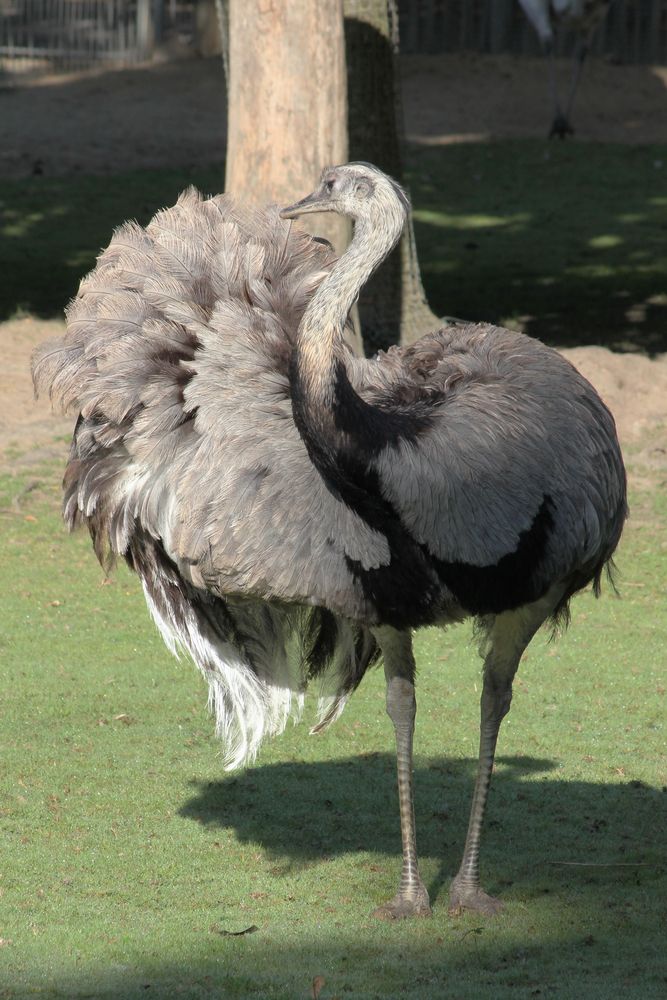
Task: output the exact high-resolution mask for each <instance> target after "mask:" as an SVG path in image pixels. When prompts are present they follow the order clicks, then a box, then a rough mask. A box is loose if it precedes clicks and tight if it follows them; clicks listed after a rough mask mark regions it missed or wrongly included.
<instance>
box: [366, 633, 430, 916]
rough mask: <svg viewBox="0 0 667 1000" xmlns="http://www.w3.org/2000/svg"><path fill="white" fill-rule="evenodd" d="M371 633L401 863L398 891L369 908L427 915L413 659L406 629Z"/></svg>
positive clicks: (386, 912)
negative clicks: (381, 674) (416, 787)
mask: <svg viewBox="0 0 667 1000" xmlns="http://www.w3.org/2000/svg"><path fill="white" fill-rule="evenodd" d="M375 636H376V639H377V641H378V643H379V644H380V647H381V649H382V653H383V656H384V670H385V677H386V680H387V714H388V715H389V718H390V719H391V721H392V722H393V724H394V733H395V736H396V763H397V771H398V800H399V808H400V815H401V838H402V842H403V863H402V868H401V881H400V883H399V887H398V892H397V893H396V895H395V896H394V898H393V899H392V900H390V901H389V902H388V903H384V904H383V905H382V906H379V907H378V908H377V909H376V910H374V911H373V916H375V917H379V918H380V919H382V920H400V919H401V918H403V917H413V916H417V917H427V916H430V914H431V907H430V905H429V898H428V892H427V890H426V886H425V885H424V883H423V882H422V880H421V878H420V875H419V867H418V864H417V842H416V835H415V812H414V800H413V785H412V738H413V733H414V727H415V714H416V710H417V703H416V700H415V687H414V676H415V661H414V656H413V653H412V639H411V636H410V633H409V632H399V631H397V630H396V629H391V628H381V629H376V630H375Z"/></svg>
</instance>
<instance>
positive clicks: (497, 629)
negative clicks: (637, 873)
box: [449, 592, 558, 916]
mask: <svg viewBox="0 0 667 1000" xmlns="http://www.w3.org/2000/svg"><path fill="white" fill-rule="evenodd" d="M557 598H558V594H557V593H555V592H550V593H549V594H547V595H546V597H544V598H542V600H540V601H537V602H536V603H534V604H529V605H526V606H525V607H523V608H519V609H517V610H516V611H507V612H504V613H503V614H500V615H498V616H497V617H496V618H495V619H493V620H492V623H491V624H490V628H489V630H488V643H489V646H488V653H487V655H486V657H485V660H484V683H483V687H482V699H481V722H480V740H479V763H478V766H477V778H476V781H475V790H474V792H473V799H472V807H471V810H470V821H469V823H468V833H467V836H466V842H465V847H464V849H463V859H462V861H461V867H460V868H459V871H458V873H457V875H456V877H455V878H454V880H453V882H452V884H451V887H450V892H449V912H450V914H451V915H452V916H458V915H459V914H460V913H461V912H462V910H476V911H477V912H479V913H482V914H485V915H487V916H492V915H493V914H495V913H498V911H499V910H500V909H502V903H501V902H500V900H498V899H494V897H493V896H489V895H488V894H487V893H486V892H484V890H483V889H482V888H481V886H480V884H479V848H480V839H481V834H482V823H483V820H484V811H485V808H486V801H487V798H488V794H489V785H490V783H491V772H492V770H493V760H494V756H495V752H496V743H497V740H498V731H499V729H500V723H501V722H502V720H503V718H504V717H505V716H506V715H507V713H508V712H509V709H510V703H511V701H512V681H513V679H514V675H515V674H516V671H517V668H518V666H519V660H520V659H521V655H522V653H523V651H524V649H525V648H526V646H527V645H528V643H529V642H530V640H531V639H532V637H533V635H534V634H535V632H536V631H537V629H538V628H539V627H540V625H541V624H542V622H543V621H544V620H545V619H546V618H547V616H548V615H549V614H550V613H551V611H552V610H553V608H554V606H555V604H556V602H557Z"/></svg>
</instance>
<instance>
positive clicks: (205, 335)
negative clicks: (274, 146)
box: [34, 163, 626, 919]
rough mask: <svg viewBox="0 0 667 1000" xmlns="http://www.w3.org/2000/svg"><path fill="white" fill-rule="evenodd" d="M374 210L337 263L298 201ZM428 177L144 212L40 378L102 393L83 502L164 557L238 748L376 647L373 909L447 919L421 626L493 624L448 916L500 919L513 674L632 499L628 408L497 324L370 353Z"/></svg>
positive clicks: (93, 520)
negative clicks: (378, 275)
mask: <svg viewBox="0 0 667 1000" xmlns="http://www.w3.org/2000/svg"><path fill="white" fill-rule="evenodd" d="M323 211H333V212H339V213H343V214H345V215H348V216H351V217H352V219H353V220H354V227H355V228H354V237H353V239H352V242H351V244H350V246H349V248H348V250H347V251H346V252H345V253H344V254H343V255H342V256H341V257H340V259H338V260H336V259H335V258H334V257H333V255H332V253H331V250H330V248H329V247H328V246H325V245H323V244H322V242H321V241H318V240H314V239H312V238H311V237H309V236H307V235H306V234H305V233H304V232H302V231H301V230H300V229H299V227H298V226H296V225H294V224H293V223H292V222H291V221H289V220H292V219H295V218H297V217H299V216H301V215H303V214H305V213H307V212H323ZM408 211H409V202H408V199H407V197H406V194H405V192H404V191H403V190H402V189H401V188H400V187H399V185H398V184H396V183H395V182H394V181H393V180H392V179H391V178H390V177H387V176H386V175H385V174H383V173H382V172H381V171H380V170H378V169H376V168H375V167H373V166H371V165H369V164H365V163H349V164H346V165H343V166H338V167H335V168H332V169H328V170H325V171H324V173H323V175H322V178H321V182H320V183H319V186H318V187H317V190H315V191H314V192H313V193H312V194H310V195H308V196H307V197H305V198H303V199H302V200H301V201H299V202H297V203H296V204H294V205H292V206H290V207H289V208H285V209H283V211H282V212H279V211H278V209H276V208H268V209H265V210H261V211H260V210H255V209H249V208H244V207H242V206H239V205H236V204H235V203H234V201H233V200H232V199H230V198H229V196H226V195H225V196H218V197H215V198H210V199H208V200H204V199H203V198H202V197H201V196H200V195H198V194H197V193H196V192H195V191H193V190H190V191H189V192H186V193H185V194H184V195H182V196H181V198H180V199H179V201H178V203H177V205H176V206H175V207H173V208H171V209H169V210H167V211H163V212H160V213H158V214H157V215H156V216H155V218H154V219H153V220H152V221H151V222H150V224H149V225H148V226H147V228H146V229H145V230H144V229H142V228H140V227H139V226H137V225H136V224H134V223H128V224H126V225H124V226H122V227H121V228H120V229H119V230H118V231H117V232H116V233H115V234H114V237H113V239H112V241H111V243H110V245H109V247H108V248H107V249H106V250H105V251H104V253H103V254H102V255H101V257H100V258H99V262H98V264H97V267H96V268H95V270H94V271H93V272H92V273H91V274H90V275H88V277H86V278H85V279H84V280H83V282H82V284H81V288H80V291H79V293H78V296H77V298H76V299H75V300H74V302H73V303H72V304H71V306H70V307H69V311H68V324H67V332H66V335H65V337H64V338H63V339H62V340H61V341H57V342H55V343H51V344H47V345H45V346H44V347H42V348H41V349H40V350H39V352H38V353H37V356H36V358H35V360H34V378H35V384H36V386H37V387H38V388H45V389H48V391H49V392H50V393H51V394H52V396H54V397H56V398H58V399H59V400H60V401H61V403H62V404H63V405H64V406H66V407H71V408H73V409H74V411H75V412H76V413H78V420H77V423H76V428H75V430H74V437H73V441H72V447H71V455H70V459H69V463H68V465H67V470H66V473H65V481H64V492H65V498H64V516H65V519H66V521H67V523H68V524H69V525H70V526H72V525H74V524H76V523H77V522H79V521H83V522H85V523H87V525H88V528H89V530H90V534H91V536H92V539H93V542H94V546H95V549H96V551H97V554H98V557H99V558H100V560H101V561H102V562H103V563H105V564H106V562H107V561H109V560H112V559H113V557H114V556H122V557H124V558H125V559H126V561H127V562H128V564H129V565H130V567H131V568H132V569H134V570H135V571H136V572H137V573H138V574H139V576H140V578H141V581H142V584H143V588H144V592H145V595H146V600H147V602H148V606H149V608H150V611H151V613H152V615H153V617H154V619H155V621H156V623H157V625H158V627H159V628H160V630H161V632H162V634H163V636H164V638H165V640H166V642H167V644H168V645H169V646H170V647H171V648H172V649H173V650H174V649H176V648H177V647H182V648H184V649H185V650H186V651H187V652H188V653H189V654H190V655H191V656H192V659H193V660H194V661H195V663H196V664H197V666H198V667H199V668H200V670H201V671H202V673H203V674H204V676H205V677H206V679H207V681H208V684H209V690H210V704H211V706H212V708H213V710H214V712H215V716H216V721H217V730H218V732H219V734H220V736H221V737H222V739H223V740H224V742H225V744H226V747H227V766H228V767H230V768H231V767H236V766H239V765H242V764H244V763H246V762H249V761H251V760H252V759H253V758H254V757H255V755H256V753H257V749H258V747H259V744H260V742H261V740H262V738H263V737H264V736H265V735H267V734H271V733H276V732H279V731H281V730H282V729H283V728H284V726H285V724H286V720H287V718H288V716H289V715H290V713H291V712H292V711H294V712H295V713H296V714H298V711H299V709H300V706H301V704H302V702H303V697H304V692H305V689H306V687H307V685H308V684H309V683H311V682H313V683H315V684H316V685H318V686H319V694H320V706H319V707H320V721H319V724H318V725H317V726H316V727H315V729H316V730H318V729H321V728H322V727H324V726H326V725H328V724H329V723H331V722H332V721H333V720H334V719H335V718H336V717H337V716H338V715H339V714H340V712H341V711H342V709H343V707H344V704H345V702H346V699H347V698H348V695H349V694H350V693H351V692H352V691H353V690H354V689H355V688H356V687H357V685H358V684H359V682H360V681H361V679H362V677H363V675H364V673H365V672H366V670H367V669H368V668H369V667H370V666H371V665H372V664H374V663H375V662H376V661H377V660H378V658H379V657H381V658H382V660H383V662H384V672H385V676H386V692H387V712H388V714H389V716H390V718H391V721H392V723H393V726H394V730H395V738H396V750H397V762H398V788H399V804H400V819H401V832H402V870H401V876H400V883H399V886H398V891H397V893H396V896H395V897H394V898H393V899H391V900H390V901H389V902H387V903H385V904H384V905H382V906H380V907H379V908H378V909H377V910H376V911H375V912H376V914H377V915H378V916H379V917H383V918H386V919H393V918H399V917H407V916H413V915H424V914H428V913H430V903H429V897H428V893H427V889H426V887H425V885H424V883H423V881H422V879H421V877H420V874H419V868H418V862H417V847H416V839H415V821H414V808H413V778H412V746H413V730H414V724H415V713H416V702H415V660H414V656H413V649H412V633H413V630H414V629H417V628H420V627H421V626H425V625H440V626H445V625H448V624H450V623H452V622H458V621H460V620H462V619H464V618H467V617H471V618H474V619H476V622H477V627H478V631H479V632H480V633H481V634H482V635H483V637H484V674H483V690H482V696H481V735H480V749H479V767H478V773H477V778H476V784H475V790H474V796H473V803H472V810H471V815H470V823H469V829H468V834H467V838H466V842H465V847H464V851H463V859H462V862H461V866H460V868H459V871H458V874H457V875H456V876H455V878H454V880H453V882H452V885H451V891H450V909H451V911H452V912H454V913H456V912H459V911H460V910H462V909H472V910H479V911H482V912H484V913H493V912H495V911H496V910H497V909H498V908H499V906H500V904H499V902H498V901H497V900H495V899H493V898H492V897H491V896H489V895H488V894H486V893H485V892H484V890H483V889H482V888H481V885H480V879H479V849H480V834H481V828H482V820H483V816H484V809H485V804H486V800H487V793H488V789H489V782H490V778H491V771H492V766H493V759H494V752H495V748H496V740H497V737H498V731H499V727H500V723H501V720H502V718H503V716H504V715H505V714H506V713H507V711H508V710H509V707H510V700H511V695H512V679H513V677H514V674H515V671H516V670H517V667H518V664H519V660H520V658H521V655H522V652H523V650H524V649H525V647H526V645H527V644H528V642H529V641H530V639H531V637H532V636H533V635H534V633H535V632H536V631H537V629H538V628H539V627H540V625H541V624H542V623H543V622H545V621H547V620H551V621H552V622H556V621H558V620H563V619H564V618H566V616H567V609H568V602H569V600H570V598H571V596H572V595H573V594H574V593H575V592H576V591H578V590H580V589H581V588H583V587H585V586H586V585H588V584H589V583H591V582H592V584H593V586H594V587H595V588H596V590H597V588H598V587H599V582H600V577H601V574H602V573H603V570H604V568H605V566H607V565H608V564H609V560H610V558H611V556H612V553H613V552H614V549H615V548H616V545H617V543H618V540H619V536H620V534H621V529H622V525H623V521H624V518H625V512H626V502H625V473H624V468H623V462H622V458H621V454H620V451H619V445H618V441H617V438H616V432H615V428H614V421H613V419H612V417H611V415H610V413H609V411H608V410H607V409H606V407H605V406H604V404H603V403H602V401H601V400H600V398H599V397H598V395H597V394H596V392H595V391H594V389H593V388H592V387H591V385H590V384H589V383H588V382H587V381H586V380H585V379H584V378H583V377H582V376H581V375H580V374H578V372H577V371H576V370H575V369H574V368H573V367H572V365H570V364H569V363H568V362H567V361H566V360H564V358H563V357H561V356H560V355H559V354H558V353H557V352H556V351H554V350H552V349H550V348H548V347H546V346H544V345H543V344H541V343H539V342H538V341H536V340H532V339H530V338H528V337H525V336H522V335H521V334H519V333H513V332H510V331H508V330H503V329H499V328H496V327H493V326H489V325H475V324H461V325H455V326H451V327H448V328H443V329H440V330H438V331H436V332H434V333H432V334H429V335H428V336H426V337H424V338H423V339H422V340H420V341H418V342H417V343H415V344H412V345H411V346H409V347H403V348H398V347H393V348H391V349H390V350H389V351H388V352H387V353H381V354H379V355H378V356H377V357H374V358H372V359H368V360H367V359H362V358H358V357H355V356H353V355H352V353H351V352H350V350H349V349H348V348H347V346H346V341H345V338H344V332H345V324H346V322H347V318H348V314H349V311H350V308H351V307H352V305H353V303H354V302H355V299H356V298H357V296H358V294H359V291H360V289H361V287H362V286H363V284H364V282H365V281H366V280H367V279H368V277H369V275H370V274H371V273H372V271H373V270H374V269H375V268H376V267H377V266H378V265H379V264H380V263H381V262H382V260H383V259H384V258H385V257H386V256H387V254H388V253H389V251H390V250H391V249H392V247H393V246H394V245H395V244H396V242H397V240H398V239H399V236H400V234H401V231H402V229H403V226H404V224H405V222H406V218H407V215H408Z"/></svg>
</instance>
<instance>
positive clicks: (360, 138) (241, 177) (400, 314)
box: [217, 0, 439, 353]
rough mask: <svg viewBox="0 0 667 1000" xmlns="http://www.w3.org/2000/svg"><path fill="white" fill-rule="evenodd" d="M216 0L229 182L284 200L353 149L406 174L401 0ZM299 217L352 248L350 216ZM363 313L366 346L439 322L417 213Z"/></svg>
mask: <svg viewBox="0 0 667 1000" xmlns="http://www.w3.org/2000/svg"><path fill="white" fill-rule="evenodd" d="M217 4H218V13H219V18H220V24H221V34H222V36H223V58H224V61H225V69H226V75H227V91H228V123H227V136H228V137H227V166H226V179H225V188H226V190H228V191H231V192H233V193H234V194H236V195H238V196H239V197H241V198H244V199H245V200H247V201H249V202H253V203H256V204H262V203H266V202H278V203H279V204H287V203H290V202H292V201H295V200H296V199H297V198H299V197H301V196H302V195H304V194H307V193H308V191H311V190H312V189H313V187H314V186H315V184H316V182H317V179H318V177H319V174H320V171H321V170H322V168H323V167H324V166H328V165H333V164H337V163H344V162H346V161H347V160H348V159H351V160H367V161H370V162H372V163H375V164H377V165H378V166H379V167H380V168H381V169H382V170H385V171H386V172H387V173H389V174H391V175H392V176H393V177H395V178H396V179H397V180H399V181H400V180H401V179H402V175H403V166H402V150H401V145H402V141H403V129H402V108H401V104H400V79H399V76H398V65H397V63H398V59H397V55H398V11H397V5H396V0H344V6H343V0H326V2H324V0H322V2H320V0H217ZM343 9H344V11H345V28H344V35H343ZM348 123H349V126H348ZM348 127H349V145H348ZM303 224H304V226H305V227H306V228H307V229H308V231H309V232H310V233H312V235H314V236H320V237H324V238H325V239H327V240H329V242H330V243H331V244H332V245H333V247H334V249H335V250H336V252H337V253H339V254H340V253H342V252H343V251H344V250H345V248H346V246H347V244H348V242H349V236H350V225H349V223H348V222H347V220H344V219H341V218H340V217H339V216H335V215H331V214H326V215H312V216H307V217H306V218H305V219H304V220H303ZM359 317H360V320H361V329H362V331H363V336H364V346H365V348H366V352H367V353H372V352H374V351H375V350H377V349H378V348H381V347H388V346H389V345H390V344H392V343H396V342H398V341H401V342H402V343H404V344H406V343H411V342H412V341H413V340H416V339H418V338H419V337H420V336H422V334H424V333H426V332H427V331H428V330H431V329H435V328H437V326H438V325H439V321H438V318H437V317H436V316H435V315H434V313H433V312H432V311H431V310H430V309H429V307H428V303H427V302H426V296H425V295H424V290H423V287H422V283H421V276H420V273H419V263H418V260H417V253H416V247H415V239H414V230H413V227H412V220H411V219H410V221H409V225H408V227H406V232H405V235H404V237H403V239H402V240H401V242H400V244H399V246H398V248H397V249H396V250H395V251H394V252H393V253H392V254H391V255H390V257H389V259H388V260H387V261H386V262H385V263H384V264H383V266H382V268H381V269H380V271H379V272H378V273H377V274H376V275H374V276H373V277H372V278H371V280H370V281H369V283H368V285H367V286H366V287H365V288H364V289H363V291H362V294H361V297H360V300H359ZM355 326H356V327H357V334H356V337H355V338H353V345H352V346H353V347H354V349H355V350H358V351H359V350H360V349H361V342H360V339H359V331H358V326H359V324H358V321H357V322H355Z"/></svg>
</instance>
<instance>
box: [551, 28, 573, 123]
mask: <svg viewBox="0 0 667 1000" xmlns="http://www.w3.org/2000/svg"><path fill="white" fill-rule="evenodd" d="M548 55H549V89H550V91H551V104H552V107H553V109H554V120H553V122H552V123H551V129H550V131H549V138H550V139H552V138H553V137H554V136H555V135H557V136H558V138H559V139H564V138H565V136H566V135H571V134H572V133H573V132H574V129H573V128H572V126H571V125H570V122H569V121H568V112H567V111H566V112H563V111H562V109H561V106H560V101H559V100H558V83H557V79H556V53H555V51H554V46H553V43H552V42H550V43H549V46H548ZM568 107H569V106H568Z"/></svg>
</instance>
